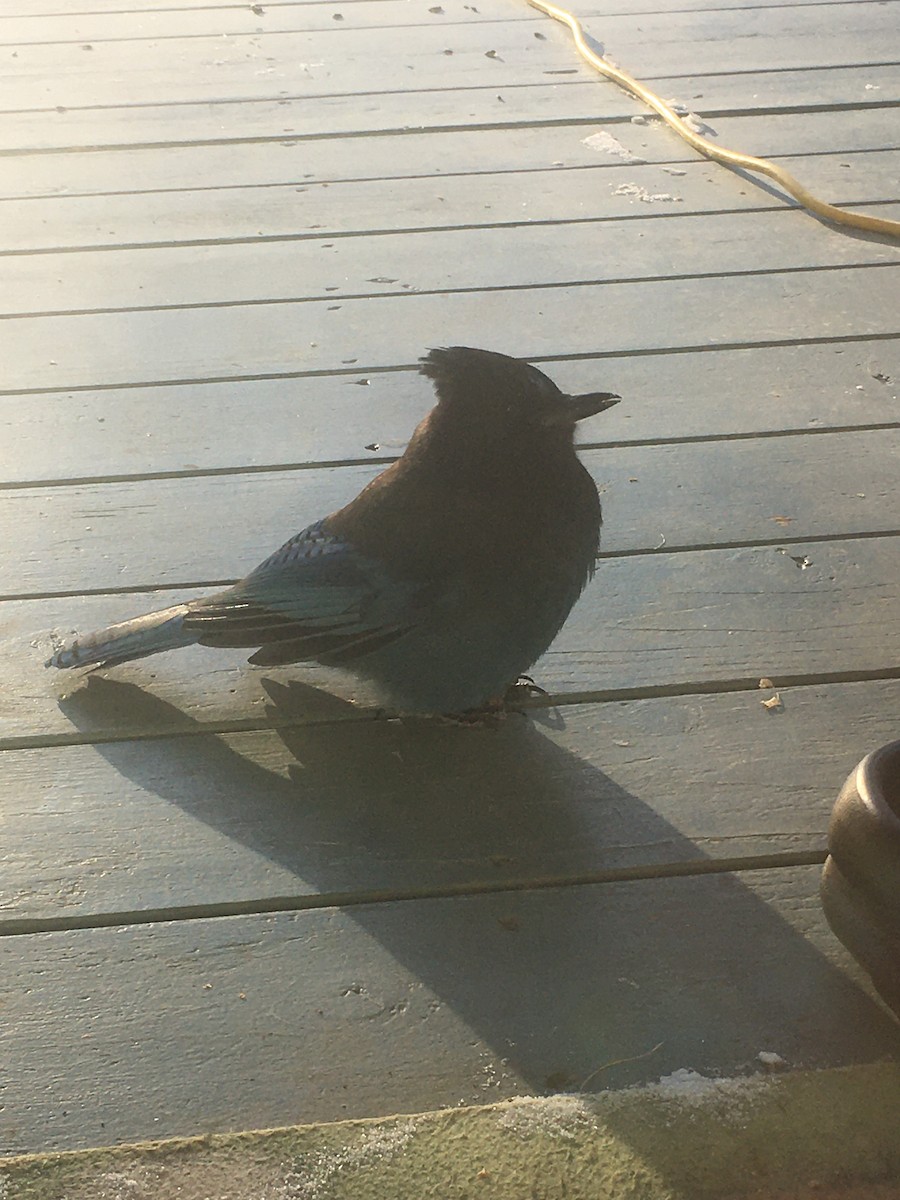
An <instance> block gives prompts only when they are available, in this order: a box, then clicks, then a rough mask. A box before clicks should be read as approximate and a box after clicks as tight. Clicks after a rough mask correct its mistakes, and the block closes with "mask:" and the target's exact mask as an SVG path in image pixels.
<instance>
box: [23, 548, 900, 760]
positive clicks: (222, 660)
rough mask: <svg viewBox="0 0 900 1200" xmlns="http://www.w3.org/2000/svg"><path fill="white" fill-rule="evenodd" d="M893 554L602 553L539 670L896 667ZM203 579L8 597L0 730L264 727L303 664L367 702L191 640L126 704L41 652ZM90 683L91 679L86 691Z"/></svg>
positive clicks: (68, 735) (557, 684) (672, 685)
mask: <svg viewBox="0 0 900 1200" xmlns="http://www.w3.org/2000/svg"><path fill="white" fill-rule="evenodd" d="M898 554H900V539H898V538H896V537H891V538H874V539H856V540H852V539H848V540H847V541H844V542H842V541H838V542H829V541H825V542H821V543H810V542H803V543H799V544H794V543H791V542H790V541H787V540H786V541H784V542H780V543H776V544H773V545H770V546H759V547H749V548H745V549H741V550H707V551H694V552H685V553H682V554H668V553H665V552H664V553H661V554H654V555H645V556H642V555H638V556H635V557H630V558H619V559H606V560H604V561H603V562H601V563H600V565H599V567H598V569H597V572H596V574H595V576H594V580H593V582H592V583H591V585H590V587H589V589H588V590H587V592H586V593H585V595H584V597H583V598H582V600H581V601H580V603H579V604H577V605H576V607H575V609H574V611H573V613H572V616H571V617H570V619H569V621H568V623H567V624H566V626H565V628H564V629H563V631H562V633H561V634H560V636H559V638H558V639H557V641H556V642H555V643H554V645H553V646H552V647H551V648H550V650H549V651H548V652H547V654H545V655H544V657H543V658H542V659H540V660H539V661H538V663H537V664H536V665H535V667H534V672H535V678H537V679H538V680H539V682H540V684H541V685H542V686H543V687H545V688H546V689H547V690H548V691H549V692H550V693H551V694H553V695H557V696H561V697H562V698H564V699H565V698H568V699H572V698H575V697H578V696H579V695H580V696H588V697H589V696H597V697H598V698H600V697H603V696H604V695H607V694H609V695H612V696H616V695H626V696H627V695H628V694H629V693H631V694H634V693H637V694H653V693H654V691H656V690H659V689H672V690H676V691H687V692H690V693H702V692H704V691H716V690H717V689H718V688H719V687H721V686H726V687H730V686H739V687H744V688H747V687H749V688H751V689H752V688H754V687H755V686H756V684H757V682H758V680H759V679H760V678H771V679H773V680H774V681H775V682H776V684H779V685H780V686H782V685H784V684H785V683H788V682H789V681H790V680H798V679H806V680H809V681H814V680H815V679H817V678H821V679H823V680H827V679H833V678H835V677H838V678H848V679H853V678H859V677H863V678H865V677H866V676H870V675H872V674H875V675H877V674H879V673H882V672H886V673H888V674H894V675H896V673H897V667H898V662H900V647H898V643H897V638H898V631H897V624H896V620H895V613H896V582H897V577H898V563H897V558H898ZM804 560H808V562H809V565H808V566H807V567H805V568H804V567H803V562H804ZM124 578H127V575H125V576H120V579H124ZM198 594H202V592H200V591H199V590H198V589H191V588H186V587H182V588H178V589H177V590H173V591H162V592H160V591H154V592H151V593H149V594H146V593H131V592H129V593H128V594H122V595H115V594H113V595H93V596H91V595H79V596H59V597H53V598H47V599H43V600H29V601H20V602H11V601H7V602H4V604H3V610H2V615H3V619H4V625H3V629H2V642H0V644H2V647H3V653H4V664H5V665H4V671H3V687H2V690H0V744H5V745H25V744H27V745H32V744H38V745H39V744H40V743H41V741H42V739H45V740H48V741H51V740H57V739H62V740H72V739H74V740H78V741H83V740H90V739H91V738H93V737H98V738H106V737H118V736H122V737H124V736H129V737H133V736H140V733H141V731H142V729H145V728H146V731H147V732H149V733H154V734H155V733H159V732H160V731H172V730H173V729H174V730H185V729H187V730H190V729H192V728H193V722H194V721H204V722H206V723H207V724H208V725H209V724H212V725H216V726H221V727H223V728H242V727H244V726H245V725H247V724H249V725H250V726H252V727H258V726H260V725H263V724H265V722H266V721H267V720H268V719H269V712H268V710H269V704H270V696H269V694H268V692H267V690H266V684H265V682H264V681H265V680H267V679H272V680H275V681H276V682H278V681H282V682H284V681H289V680H291V679H300V680H304V681H306V682H307V683H309V684H311V685H315V686H319V687H323V688H328V689H330V690H331V691H332V692H334V693H335V694H337V695H339V696H342V697H344V698H346V699H348V700H351V701H354V702H358V703H360V704H367V703H368V704H371V703H374V702H376V700H377V697H374V696H372V694H371V691H370V690H369V689H367V687H366V686H365V685H364V684H362V683H361V682H360V681H358V680H356V679H354V678H353V677H349V678H348V677H346V676H343V675H341V674H339V673H337V672H336V671H327V670H325V669H324V668H321V667H320V668H316V667H314V666H302V667H301V666H297V667H290V668H284V669H282V670H279V671H273V670H266V671H261V670H260V669H258V668H252V667H248V666H247V663H246V657H247V656H246V653H245V652H244V651H240V650H232V651H226V650H205V649H202V648H200V647H194V648H190V649H187V650H180V651H177V652H175V653H172V654H166V655H162V656H160V657H159V658H156V659H154V660H153V661H152V662H149V663H148V662H139V663H134V664H130V665H127V666H123V667H118V668H116V670H115V678H116V679H118V680H120V681H128V682H131V683H134V684H136V685H138V686H139V687H141V688H143V689H146V690H148V691H149V692H150V694H151V696H158V697H159V698H160V699H163V700H164V701H165V702H166V703H167V704H168V705H171V706H174V707H172V708H168V709H162V710H160V711H157V710H156V709H154V707H153V705H152V703H151V704H149V705H142V704H140V703H139V702H140V699H141V698H140V696H138V695H135V696H134V700H135V703H137V704H138V707H137V708H136V709H132V708H129V707H128V706H123V707H121V708H118V707H116V705H111V706H110V705H103V704H102V703H101V704H100V705H99V706H98V705H95V704H94V703H93V701H91V702H90V703H88V704H87V705H85V704H83V703H82V701H83V700H84V697H83V696H82V694H81V693H82V689H83V686H84V679H83V677H79V676H78V675H77V674H66V675H63V676H60V675H57V674H55V673H52V672H51V673H48V672H46V671H45V670H44V668H43V665H42V664H43V661H44V659H45V658H46V657H47V655H48V654H49V653H50V650H51V640H50V636H49V634H50V632H51V631H56V632H58V633H66V632H69V631H71V630H73V629H75V630H79V631H81V632H84V631H86V630H90V629H97V628H101V627H102V626H103V625H105V624H109V623H111V622H112V621H121V620H126V619H127V618H128V617H130V616H135V615H137V614H138V613H140V612H146V611H149V610H151V609H153V608H159V607H163V606H165V605H168V604H175V603H178V602H180V601H183V600H186V599H190V598H191V597H192V596H195V595H198ZM301 694H302V693H301ZM767 694H768V693H766V695H767ZM96 695H97V690H96V689H95V690H94V692H89V696H88V699H89V700H90V697H92V696H96ZM60 697H63V698H64V702H63V703H62V704H61V705H60V703H59V698H60ZM66 697H71V699H72V702H71V703H68V702H65V698H66ZM100 699H101V700H102V693H101V694H100ZM319 699H320V697H318V696H317V695H315V694H314V693H311V694H310V696H309V698H308V702H306V703H304V704H300V705H298V706H295V710H294V712H293V715H292V716H291V720H295V721H299V722H301V723H304V722H307V723H309V722H311V723H315V722H316V721H318V720H319V710H318V703H317V702H318V700H319ZM332 711H334V710H332ZM337 711H338V712H340V713H341V715H342V716H345V717H346V718H347V719H350V718H351V717H352V716H353V712H352V710H346V709H339V710H337ZM329 719H331V718H329Z"/></svg>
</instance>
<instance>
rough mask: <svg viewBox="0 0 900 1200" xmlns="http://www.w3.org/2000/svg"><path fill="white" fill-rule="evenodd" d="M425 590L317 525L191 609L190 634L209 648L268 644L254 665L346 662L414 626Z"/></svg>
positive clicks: (186, 626) (186, 625)
mask: <svg viewBox="0 0 900 1200" xmlns="http://www.w3.org/2000/svg"><path fill="white" fill-rule="evenodd" d="M426 592H427V588H426V587H425V586H424V585H421V584H415V583H411V582H409V581H402V580H396V579H394V578H392V577H391V575H390V574H389V572H388V571H387V570H386V569H385V568H384V567H383V566H382V565H381V564H380V563H378V562H376V561H375V560H374V559H371V558H368V557H366V556H365V555H363V554H360V553H359V551H357V550H356V549H355V548H354V547H353V546H352V545H350V544H349V543H348V542H346V541H344V540H343V539H342V538H339V537H334V536H332V535H331V534H329V533H327V532H326V531H325V530H324V529H323V528H322V523H321V522H318V523H317V524H315V525H311V526H310V527H309V528H308V529H304V530H303V532H302V533H298V534H297V535H296V536H295V537H293V538H291V540H290V541H289V542H285V544H284V545H283V546H282V547H281V549H280V550H277V551H276V552H275V553H274V554H273V555H271V557H270V558H267V559H266V560H265V562H262V563H260V565H259V566H258V567H257V568H256V569H255V570H254V571H252V572H251V573H250V574H249V575H248V576H247V577H246V578H245V579H243V580H241V582H240V583H238V584H236V585H235V586H234V587H233V588H229V589H228V591H226V592H220V593H219V594H218V595H216V596H210V597H209V598H208V599H207V600H201V601H199V602H197V603H196V605H193V606H192V607H191V611H190V612H189V614H188V615H187V616H186V617H185V629H186V630H189V631H191V632H194V633H196V634H197V635H198V638H199V641H200V642H201V644H203V645H206V646H261V647H263V648H264V649H263V650H262V651H261V652H260V653H259V654H258V655H254V656H253V658H252V659H251V662H253V661H256V662H263V663H266V662H274V661H294V662H295V661H300V660H302V659H310V658H317V659H326V658H327V660H328V661H331V662H338V661H347V660H350V659H352V658H355V657H356V656H357V655H359V654H364V653H366V652H368V651H371V650H373V649H375V648H376V647H377V646H379V645H383V644H385V643H386V642H389V641H393V640H395V639H396V638H397V637H401V636H402V635H403V634H404V633H406V632H407V630H409V629H410V628H412V626H413V625H415V624H416V623H417V620H418V618H419V614H420V613H421V606H422V603H423V601H424V599H425V595H426ZM288 643H289V644H290V645H288ZM276 644H279V645H280V646H281V647H282V649H281V650H279V648H278V645H276ZM268 647H271V651H270V650H268V649H266V648H268ZM282 651H283V653H282ZM288 654H289V657H287V655H288Z"/></svg>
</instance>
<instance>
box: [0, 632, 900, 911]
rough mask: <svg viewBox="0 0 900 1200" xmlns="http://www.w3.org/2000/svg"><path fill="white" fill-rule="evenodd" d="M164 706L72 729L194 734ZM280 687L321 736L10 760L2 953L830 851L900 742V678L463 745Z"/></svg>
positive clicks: (149, 694)
mask: <svg viewBox="0 0 900 1200" xmlns="http://www.w3.org/2000/svg"><path fill="white" fill-rule="evenodd" d="M622 636H623V640H627V637H628V635H627V633H625V634H623V635H622ZM131 678H132V679H134V680H137V679H138V675H137V673H132V675H131ZM153 687H154V685H153V683H152V682H148V685H147V689H140V688H139V685H138V684H137V682H135V683H133V684H128V683H123V682H116V681H113V680H111V679H107V680H100V679H95V680H93V681H92V683H91V684H90V687H89V689H88V694H85V695H83V696H82V697H81V698H78V697H75V698H74V699H73V700H72V701H70V702H69V704H68V706H67V707H68V709H69V711H70V712H72V713H73V714H75V721H76V723H77V722H78V721H79V718H81V719H83V718H84V717H85V716H87V715H88V714H89V713H90V712H92V711H93V712H94V713H97V712H99V711H101V710H102V708H103V707H104V706H105V707H106V708H107V709H108V710H111V709H113V708H114V707H116V706H118V707H120V709H121V710H122V711H128V710H129V709H131V710H132V712H140V711H141V710H143V712H144V714H145V717H144V719H145V720H146V721H147V723H149V721H150V720H151V719H155V720H156V721H158V722H160V723H161V722H163V721H165V720H170V721H172V720H174V719H177V718H178V717H179V716H181V715H182V714H181V713H180V711H179V710H175V711H174V712H173V711H171V710H169V706H168V705H167V704H166V703H165V701H163V700H162V699H160V698H158V697H156V696H154V695H153ZM270 690H271V692H272V697H275V698H277V700H276V701H275V702H272V703H271V708H270V719H271V720H272V722H273V723H275V722H276V721H277V720H279V719H280V720H283V721H286V722H287V721H291V720H294V719H295V718H298V717H302V713H303V711H304V709H306V710H307V711H310V712H313V713H314V714H315V716H316V723H315V724H308V725H302V724H293V725H290V724H285V725H283V726H282V727H281V728H280V729H278V730H277V732H276V731H273V730H262V731H258V732H247V733H238V734H230V735H224V736H218V737H217V736H212V735H210V734H205V735H204V734H202V732H200V730H201V729H202V726H201V727H195V732H196V736H190V737H184V736H182V737H178V738H174V739H171V740H165V739H158V740H157V739H153V740H139V741H132V742H129V741H121V740H119V741H115V742H112V743H109V744H99V745H74V746H63V747H57V748H55V749H52V750H44V749H35V750H21V751H12V750H9V751H7V752H6V753H5V754H4V778H5V787H6V788H7V790H8V793H9V799H8V801H7V803H6V804H5V805H4V835H3V836H4V854H5V865H4V874H3V881H2V890H0V913H2V916H0V934H3V933H8V932H9V931H11V930H12V929H17V928H18V929H21V928H23V925H22V924H21V923H22V922H26V923H27V922H28V921H30V920H32V921H33V920H43V921H46V922H50V923H52V922H53V921H59V920H60V919H63V920H65V919H69V918H72V917H76V918H80V919H82V920H84V921H86V922H90V920H91V919H92V918H95V917H98V916H108V915H109V914H115V913H118V914H122V913H126V914H128V913H130V914H133V915H137V916H138V919H140V914H142V913H147V912H148V910H149V911H152V910H163V911H164V910H170V909H173V908H177V907H184V906H191V905H213V906H215V905H222V904H229V903H235V902H238V903H243V904H245V905H247V906H248V907H253V906H259V905H262V904H264V903H272V902H273V901H278V900H279V898H284V897H292V898H294V900H295V901H297V902H300V900H301V899H302V898H303V897H309V898H315V899H316V903H317V904H318V905H323V904H328V903H329V902H334V901H335V900H336V899H337V898H338V897H350V896H352V897H354V898H355V899H356V900H362V899H364V898H367V897H373V896H380V897H385V896H397V895H402V894H404V893H405V894H410V893H413V894H414V893H418V894H420V895H421V894H428V893H429V892H432V893H433V892H434V890H435V889H437V890H440V889H442V888H447V887H454V888H461V889H467V890H472V891H478V890H480V889H491V888H497V887H500V886H509V887H513V886H516V885H522V884H525V885H527V884H528V883H529V882H532V881H534V880H538V879H539V880H542V881H543V882H544V883H547V882H550V881H554V880H555V881H557V882H561V881H565V880H567V879H572V878H573V877H577V876H580V875H586V876H594V877H596V876H597V875H603V874H604V873H610V874H613V875H614V874H615V873H616V872H623V871H631V872H640V873H644V874H645V875H649V874H652V873H653V872H654V871H657V870H660V869H661V870H663V871H664V870H665V869H666V868H667V867H670V866H672V865H673V864H674V865H681V866H683V865H684V864H685V863H693V864H694V866H695V869H697V870H701V869H703V866H704V864H705V863H706V862H707V861H709V860H712V861H719V862H720V863H723V862H726V861H727V862H730V863H732V864H734V865H736V866H738V867H739V866H740V865H741V864H742V863H746V862H747V861H748V860H750V859H751V858H753V857H754V856H759V855H771V856H778V855H787V856H790V855H795V854H797V853H802V852H821V851H822V850H823V848H824V845H825V831H826V828H827V825H828V819H829V815H830V812H831V807H832V804H833V802H834V794H833V793H834V781H835V780H836V779H841V778H842V777H843V776H844V775H846V774H847V773H849V771H850V770H851V769H852V767H853V766H854V765H855V762H856V749H855V746H856V744H857V739H859V738H861V737H863V738H865V739H866V740H867V742H869V743H871V744H872V745H880V744H881V743H882V742H884V741H887V740H889V739H890V737H891V736H892V731H893V714H894V713H895V712H896V709H897V705H898V702H900V682H898V681H896V680H894V681H890V682H877V683H853V684H838V685H830V686H822V685H820V686H815V687H800V688H792V689H789V690H787V691H786V692H785V693H784V696H783V699H784V709H783V711H780V712H777V713H774V712H769V711H767V710H766V709H765V708H763V706H762V704H761V703H760V697H761V696H763V697H767V696H769V695H771V692H770V691H769V690H766V691H764V692H762V693H760V692H759V691H755V692H754V691H746V692H740V693H735V694H721V695H707V696H703V695H694V696H683V697H677V698H659V699H654V700H640V701H632V702H623V703H610V704H602V705H598V704H589V705H568V706H565V707H563V708H558V709H556V710H553V711H551V712H549V713H540V712H537V713H535V714H534V716H535V718H536V719H535V720H531V719H528V718H525V717H513V718H510V719H508V720H507V721H505V722H504V723H503V724H502V725H501V726H500V727H499V728H486V729H471V728H468V729H467V728H459V727H450V726H446V725H435V724H433V723H428V722H417V721H411V720H407V721H404V722H396V721H364V720H360V719H354V714H353V713H352V711H348V710H347V706H346V704H345V703H344V702H342V701H340V700H337V699H333V700H330V701H329V700H328V698H327V697H324V696H315V695H314V694H313V693H312V692H310V690H309V689H308V688H305V687H303V686H301V685H297V684H295V685H293V686H290V687H283V686H282V687H277V686H275V687H272V688H271V689H270ZM154 710H155V712H154ZM167 710H169V711H167ZM761 743H764V747H765V752H764V753H763V754H760V753H759V747H760V744H761ZM774 780H777V781H778V782H777V787H773V781H774ZM61 844H62V845H65V847H66V853H65V855H60V853H59V847H60V845H61ZM286 904H287V901H285V900H283V899H282V904H281V906H282V907H285V906H286ZM127 919H128V918H127V917H124V918H122V920H123V921H127ZM24 927H27V925H26V926H24Z"/></svg>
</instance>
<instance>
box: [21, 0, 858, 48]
mask: <svg viewBox="0 0 900 1200" xmlns="http://www.w3.org/2000/svg"><path fill="white" fill-rule="evenodd" d="M321 2H322V0H293V2H291V0H287V2H285V0H269V3H267V4H265V5H261V6H260V7H262V8H263V9H264V12H263V15H264V16H265V15H267V14H273V13H274V14H276V15H280V12H281V10H284V9H288V10H290V9H292V8H306V7H314V6H316V5H318V4H319V3H321ZM379 2H381V0H345V3H347V4H376V3H379ZM845 2H846V0H803V3H806V4H809V3H814V4H835V3H845ZM858 2H860V3H867V2H868V0H858ZM796 3H797V0H754V3H753V4H752V5H748V4H746V3H744V2H743V0H646V2H644V0H642V3H641V4H640V5H635V4H634V3H630V2H629V0H620V2H619V3H618V5H613V4H612V3H609V4H607V5H604V6H603V8H602V10H601V8H600V6H599V5H595V6H591V7H590V8H588V7H586V6H585V7H580V8H579V11H580V12H582V13H585V12H588V11H591V12H593V11H596V12H598V13H601V12H602V13H606V12H610V11H614V10H615V9H616V8H617V9H618V11H619V12H620V13H626V14H629V15H631V16H640V15H644V14H645V13H662V12H667V11H669V10H674V11H677V12H682V11H684V10H686V9H696V10H697V11H702V10H705V9H708V8H711V9H720V8H737V9H743V8H748V7H753V8H781V7H783V6H786V7H793V6H794V5H795V4H796ZM335 6H337V7H339V6H338V5H337V4H335ZM335 6H333V7H335ZM159 7H160V2H159V0H16V14H10V15H6V14H0V20H3V19H6V20H10V21H15V20H20V19H23V18H26V17H27V18H29V19H33V18H37V17H42V18H46V19H48V20H49V21H52V20H54V19H58V18H59V17H60V16H65V17H67V18H71V17H82V16H85V15H94V14H99V13H103V14H113V13H123V12H124V13H135V14H137V13H140V14H141V15H142V17H143V18H145V19H146V18H148V17H150V18H152V17H153V16H154V15H155V13H156V12H157V11H158V9H159ZM167 7H168V8H169V9H174V10H175V11H176V12H178V11H180V9H181V8H182V7H183V5H181V4H179V0H170V3H169V4H168V5H167ZM234 7H235V5H233V4H231V3H228V0H191V9H198V10H207V9H209V10H223V12H225V13H227V14H228V16H231V12H230V11H229V10H231V9H233V8H234ZM342 11H343V10H342ZM504 12H505V14H506V15H507V16H508V17H509V18H510V19H514V9H513V8H512V7H509V8H505V9H504ZM526 13H527V10H526ZM254 15H258V14H254ZM529 15H530V14H529ZM206 19H207V21H215V20H217V19H221V17H220V14H219V13H218V12H210V13H209V14H208V16H207V18H206ZM39 40H42V39H39Z"/></svg>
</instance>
